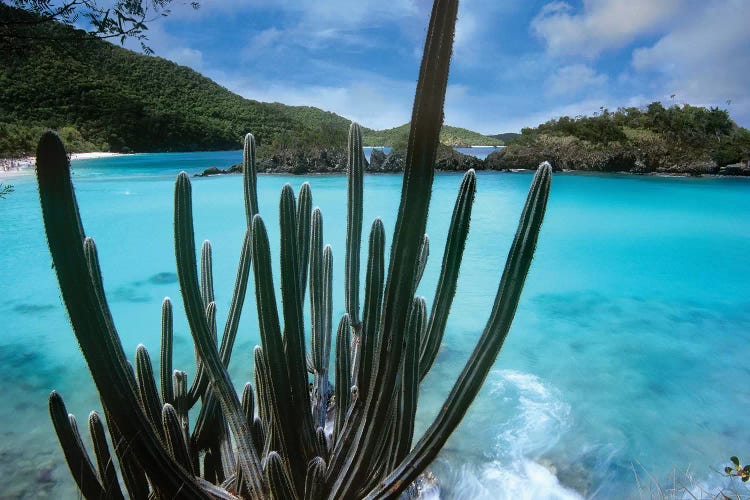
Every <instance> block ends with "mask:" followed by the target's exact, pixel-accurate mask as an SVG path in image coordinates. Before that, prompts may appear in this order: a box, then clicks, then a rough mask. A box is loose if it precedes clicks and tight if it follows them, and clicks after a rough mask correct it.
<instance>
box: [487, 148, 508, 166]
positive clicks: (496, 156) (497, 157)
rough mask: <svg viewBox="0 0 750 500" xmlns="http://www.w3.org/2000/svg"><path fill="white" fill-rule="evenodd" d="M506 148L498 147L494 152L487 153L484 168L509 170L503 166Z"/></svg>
mask: <svg viewBox="0 0 750 500" xmlns="http://www.w3.org/2000/svg"><path fill="white" fill-rule="evenodd" d="M505 151H506V149H505V148H503V149H496V150H495V151H493V152H492V153H490V154H488V155H487V158H485V159H484V168H485V169H487V170H507V168H505V167H504V166H503V156H504V155H505Z"/></svg>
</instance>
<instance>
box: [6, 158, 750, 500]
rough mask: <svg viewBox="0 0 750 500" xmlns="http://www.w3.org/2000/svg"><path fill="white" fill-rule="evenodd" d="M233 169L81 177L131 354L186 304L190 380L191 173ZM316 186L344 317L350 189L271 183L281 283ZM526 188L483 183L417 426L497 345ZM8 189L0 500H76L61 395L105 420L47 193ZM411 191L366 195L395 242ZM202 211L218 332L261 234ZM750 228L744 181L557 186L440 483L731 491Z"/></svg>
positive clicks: (439, 470)
mask: <svg viewBox="0 0 750 500" xmlns="http://www.w3.org/2000/svg"><path fill="white" fill-rule="evenodd" d="M238 160H239V156H238V153H237V152H227V153H197V154H195V153H192V154H162V155H133V156H124V157H116V158H108V159H99V160H84V161H77V162H74V163H73V167H74V181H75V183H76V189H77V194H78V200H79V204H80V207H81V213H82V218H83V221H84V227H85V229H86V232H87V234H89V235H91V236H93V237H94V238H95V240H96V242H97V246H98V249H99V255H100V259H101V265H102V269H103V275H104V281H105V288H106V290H107V294H108V298H109V300H110V305H111V306H112V309H113V315H114V318H115V322H116V325H117V327H118V329H119V332H120V336H121V337H122V340H123V344H124V346H125V349H126V352H129V353H134V352H135V348H136V346H137V345H138V343H143V344H145V345H146V346H147V347H148V348H149V349H150V350H151V352H152V353H156V351H157V349H158V344H159V318H160V304H161V300H162V299H163V297H164V296H170V297H172V298H173V299H174V302H175V304H176V306H177V307H176V310H175V317H176V340H175V349H176V354H175V358H176V360H175V367H176V368H182V369H186V370H187V371H188V373H190V374H192V373H193V372H194V361H193V352H192V343H191V341H190V338H189V334H188V332H187V326H186V322H185V320H184V319H183V317H182V310H181V307H180V305H179V290H178V287H177V284H176V282H175V281H174V279H173V275H172V274H169V273H174V257H173V253H172V252H173V243H172V215H171V213H172V194H173V187H174V176H175V174H176V173H177V172H178V171H180V170H186V171H188V172H190V173H194V172H198V171H201V170H202V169H204V168H206V167H207V166H210V165H218V166H226V165H229V164H231V163H234V162H236V161H238ZM460 180H461V176H460V175H455V174H439V175H437V176H436V178H435V186H434V192H433V202H432V206H431V213H430V220H429V223H428V233H429V235H430V237H431V257H430V264H429V265H428V268H427V270H426V273H425V277H424V280H423V283H422V286H421V288H420V293H422V294H424V295H425V296H426V298H427V300H428V303H429V302H431V300H432V294H433V292H434V287H435V283H436V280H437V275H438V272H439V265H440V261H441V257H442V246H443V240H444V238H445V234H446V231H447V225H448V222H449V219H450V214H451V211H452V205H453V200H454V197H455V193H456V191H457V189H458V185H459V183H460ZM304 181H309V182H310V183H311V186H312V192H313V200H314V204H315V205H317V206H320V207H321V209H322V211H323V214H324V234H325V239H326V241H327V242H329V243H330V244H331V245H332V247H333V250H334V264H335V269H336V271H337V274H336V275H335V277H334V280H335V284H334V290H339V291H340V293H338V294H337V295H336V296H335V300H336V301H337V302H336V303H335V305H334V314H335V315H339V314H341V313H343V247H344V232H343V228H344V227H345V210H343V209H342V207H343V204H344V203H345V199H346V194H345V188H346V182H345V178H344V177H343V176H307V177H292V176H277V175H264V176H260V178H259V181H258V182H259V197H260V209H261V213H262V214H263V215H264V218H265V219H266V221H267V226H268V228H269V230H270V231H271V234H270V238H271V241H272V246H274V247H276V249H275V252H276V254H275V255H274V259H275V260H274V262H275V265H278V258H277V253H278V249H277V246H278V245H277V243H275V244H274V242H278V232H277V227H276V226H277V225H276V224H275V221H276V220H277V218H278V208H277V207H278V194H279V192H280V189H281V187H282V185H283V184H284V183H286V182H289V183H291V184H292V185H293V186H294V187H295V189H297V188H298V187H299V186H300V184H301V183H302V182H304ZM530 181H531V176H530V175H529V174H499V173H484V172H480V173H479V174H478V192H477V198H476V203H475V207H474V217H473V220H472V229H471V235H470V237H469V241H468V244H467V248H466V252H465V258H464V264H463V267H462V270H461V278H460V281H459V287H458V292H457V296H456V300H455V302H454V306H453V314H452V316H451V319H450V321H449V323H448V327H447V332H446V338H445V341H444V345H443V347H442V349H441V352H440V355H439V357H438V361H437V363H436V365H435V367H434V368H433V371H432V372H431V374H430V375H429V376H428V378H427V379H426V380H425V382H424V384H423V385H422V387H421V394H420V397H421V399H420V412H419V419H418V420H419V429H424V428H425V427H426V425H428V424H429V422H430V421H431V418H432V416H433V415H434V414H435V413H436V411H437V410H438V408H439V406H440V404H441V403H442V401H443V398H444V397H445V395H446V394H447V393H448V391H449V390H450V387H451V385H452V383H453V381H454V380H455V377H456V376H457V374H458V372H459V370H460V368H461V366H462V365H463V363H464V362H465V360H466V359H467V357H468V355H469V353H470V351H471V349H472V348H473V345H474V343H475V342H476V339H477V338H478V335H479V334H480V332H481V330H482V328H483V327H484V323H485V321H486V319H487V317H488V315H489V311H490V308H491V304H492V300H493V298H494V294H495V290H496V288H497V283H498V280H499V277H500V274H501V271H502V266H503V263H504V259H505V255H506V254H507V251H508V247H509V245H510V242H511V239H512V237H513V233H514V230H515V224H516V221H517V219H518V216H519V214H520V211H521V207H522V204H523V201H524V198H525V192H526V189H527V188H528V185H529V183H530ZM11 182H12V183H13V184H14V185H15V189H16V190H15V192H14V193H12V194H11V195H10V196H9V197H8V198H7V199H5V200H0V214H2V218H0V227H2V231H0V262H1V263H2V269H3V271H4V272H3V278H2V279H1V280H0V297H2V299H1V300H0V314H2V318H3V322H2V324H3V329H2V335H1V336H0V375H1V376H2V378H3V380H5V381H6V385H5V395H4V398H3V401H4V404H3V405H0V419H1V420H0V421H2V422H3V425H2V426H0V432H1V433H2V439H0V472H1V473H2V474H3V476H4V478H5V480H4V481H3V484H2V486H0V498H38V497H43V496H53V495H55V496H58V497H60V498H69V497H71V496H73V495H75V490H74V487H73V486H72V482H71V480H69V479H68V472H67V469H66V466H65V464H64V462H63V458H62V454H61V452H60V450H59V447H58V444H57V442H56V438H55V437H54V434H53V431H52V428H51V424H50V423H49V420H48V416H47V405H46V398H47V395H48V394H49V391H50V390H52V389H56V390H58V391H60V392H61V393H62V395H63V397H65V399H66V402H67V404H68V409H69V411H71V412H72V413H75V414H76V415H77V416H78V419H79V422H80V423H81V424H82V427H85V424H84V423H85V419H86V417H87V415H88V412H89V411H90V410H91V409H98V408H99V402H98V399H97V397H96V394H95V393H94V389H93V384H92V383H91V381H90V377H89V375H88V372H87V370H86V367H85V365H84V364H83V360H82V356H81V355H80V353H79V352H78V350H77V347H76V345H75V342H74V337H73V334H72V332H71V329H70V326H69V324H68V322H67V319H66V317H65V314H64V311H63V308H62V305H61V300H60V296H59V292H58V290H57V286H56V281H55V276H54V272H53V270H52V269H51V267H50V262H51V261H50V257H49V254H48V251H47V248H46V244H45V240H44V234H43V229H42V225H41V221H40V211H39V206H38V199H37V193H36V187H35V183H34V181H33V178H32V177H31V176H30V175H26V176H23V175H22V176H19V177H17V178H15V179H13V180H12V181H11ZM400 183H401V177H400V176H398V175H370V176H366V178H365V220H366V221H371V220H372V219H373V218H374V217H381V218H382V219H383V221H384V223H385V227H386V234H388V235H389V236H390V234H391V232H392V230H393V226H394V223H395V215H396V210H397V207H398V200H399V193H400ZM193 195H194V210H195V218H196V237H197V239H198V241H201V240H203V239H209V240H211V241H212V243H213V255H214V263H215V270H214V276H215V286H216V298H217V303H218V304H219V316H220V320H221V321H223V317H224V315H225V314H226V309H227V306H228V302H229V298H230V294H231V290H232V286H233V280H234V276H235V271H236V263H237V258H238V255H239V250H240V245H241V241H242V231H243V228H244V215H243V202H242V185H241V179H240V177H239V176H222V177H217V178H208V179H196V180H195V181H194V182H193ZM748 220H750V182H748V181H747V180H744V179H720V178H715V179H688V178H657V177H635V176H617V175H609V176H596V175H573V174H557V175H556V176H555V177H554V179H553V187H552V194H551V198H550V204H549V209H548V214H547V219H546V221H545V225H544V228H543V232H542V235H541V238H540V242H539V247H538V251H537V255H536V260H535V261H534V264H533V265H532V268H531V272H530V275H529V278H528V281H527V286H526V289H525V291H524V294H523V297H522V300H521V304H520V306H519V309H518V314H517V316H516V320H515V323H514V325H513V328H512V330H511V333H510V336H509V338H508V341H507V342H506V345H505V347H504V349H503V351H502V352H501V354H500V357H499V358H498V361H497V363H496V366H495V369H494V370H493V372H492V373H491V374H490V376H489V377H488V379H487V381H486V383H485V387H484V389H483V391H482V393H481V395H480V397H479V398H478V400H477V401H476V402H475V404H474V405H473V407H472V409H471V410H470V411H469V413H468V414H467V417H466V419H465V421H464V423H463V424H462V425H461V427H460V428H459V429H458V430H457V432H456V433H455V434H454V436H453V437H452V438H451V439H450V441H449V442H448V444H447V446H446V447H445V449H444V450H443V451H442V452H441V454H440V456H439V458H438V459H437V461H436V462H435V464H433V466H432V470H433V471H434V472H435V474H436V475H437V476H438V478H439V479H440V481H441V485H442V497H443V498H466V499H469V498H530V499H531V498H581V497H583V498H605V499H606V498H641V497H642V496H643V492H644V491H645V492H646V493H648V491H650V489H654V488H655V486H654V484H655V482H658V483H659V484H661V487H662V488H663V489H668V488H670V487H672V485H673V480H674V477H675V474H677V477H678V478H679V480H680V481H682V484H685V485H688V486H690V487H692V488H693V491H698V490H699V489H701V488H703V489H707V490H713V491H716V489H717V488H719V487H721V486H722V485H724V484H725V482H726V478H723V477H721V475H720V474H719V473H718V471H720V470H721V469H723V467H724V465H725V463H726V462H727V459H728V457H729V456H731V455H739V456H740V458H743V459H746V458H745V457H744V456H743V454H746V453H747V450H748V449H750V429H748V427H747V426H746V425H744V424H745V418H744V417H745V412H746V410H747V408H748V404H749V403H750V385H748V384H747V383H746V381H747V380H748V379H749V378H750V377H748V375H749V373H748V372H750V369H749V368H748V365H747V359H748V355H750V343H749V342H748V340H750V339H749V338H748V337H750V280H748V277H750V259H748V255H750V226H749V225H748V223H747V221H748ZM365 227H366V228H367V227H368V224H367V223H366V225H365ZM365 234H366V231H365ZM365 237H366V236H365ZM389 243H390V237H389ZM363 261H364V259H363ZM162 273H167V274H162ZM252 294H253V292H252V289H250V290H249V295H250V296H249V297H248V300H247V301H246V306H245V310H244V312H243V318H242V323H241V326H240V333H239V338H238V342H237V345H236V348H235V354H234V357H233V361H232V366H231V373H232V376H233V378H234V379H235V382H236V384H237V386H238V387H239V386H240V384H242V383H244V381H246V380H250V379H251V376H252V375H251V371H250V369H251V362H250V358H251V349H252V347H253V346H254V345H256V344H258V343H259V339H258V333H257V316H256V314H255V311H254V301H253V300H252ZM748 456H750V455H748ZM634 471H635V472H636V473H637V479H636V474H634ZM639 484H640V488H639ZM683 496H687V495H683ZM645 497H646V498H650V496H649V495H646V496H645Z"/></svg>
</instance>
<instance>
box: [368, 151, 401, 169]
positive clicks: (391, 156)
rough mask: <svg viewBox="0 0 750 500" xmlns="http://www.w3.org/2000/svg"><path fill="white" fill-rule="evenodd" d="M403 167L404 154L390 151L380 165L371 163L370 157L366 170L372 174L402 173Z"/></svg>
mask: <svg viewBox="0 0 750 500" xmlns="http://www.w3.org/2000/svg"><path fill="white" fill-rule="evenodd" d="M373 152H374V151H373ZM405 165H406V154H405V153H403V152H402V151H391V152H390V153H388V155H387V156H386V157H385V159H383V160H382V162H381V163H380V164H377V163H375V162H373V161H372V157H370V168H368V169H367V170H368V171H369V172H374V173H391V172H403V170H404V166H405Z"/></svg>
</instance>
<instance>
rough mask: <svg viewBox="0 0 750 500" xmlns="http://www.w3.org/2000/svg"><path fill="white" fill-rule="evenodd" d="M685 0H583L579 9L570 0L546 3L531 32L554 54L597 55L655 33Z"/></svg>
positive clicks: (533, 23) (532, 24) (534, 21)
mask: <svg viewBox="0 0 750 500" xmlns="http://www.w3.org/2000/svg"><path fill="white" fill-rule="evenodd" d="M685 3H686V2H685V1H684V0H658V1H654V0H584V1H583V7H582V9H581V10H580V11H578V12H577V11H576V10H575V9H574V8H573V6H571V5H570V4H569V3H567V2H563V1H554V2H551V3H548V4H546V5H545V6H544V7H543V8H542V10H541V11H540V12H539V14H538V15H537V16H536V17H535V18H534V20H533V21H532V23H531V30H532V32H533V33H534V34H535V35H536V36H537V37H539V38H540V39H542V40H543V42H544V43H545V45H546V48H547V50H548V51H549V52H550V53H552V54H555V55H574V56H585V57H594V56H596V55H598V54H599V53H601V52H602V51H604V50H607V49H612V48H620V47H622V46H624V45H627V44H628V43H631V42H632V41H633V40H635V39H636V38H637V37H639V36H642V35H644V34H648V33H652V32H654V30H656V29H657V28H659V27H662V26H663V25H664V23H665V22H667V21H668V20H670V19H671V18H672V17H673V16H674V15H675V13H676V12H677V11H678V10H679V9H680V7H681V6H684V4H685Z"/></svg>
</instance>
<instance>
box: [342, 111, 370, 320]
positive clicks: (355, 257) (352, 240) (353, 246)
mask: <svg viewBox="0 0 750 500" xmlns="http://www.w3.org/2000/svg"><path fill="white" fill-rule="evenodd" d="M364 164H365V157H364V154H363V153H362V130H361V128H360V126H359V125H358V124H357V123H352V124H351V125H350V126H349V140H348V157H347V170H346V172H347V195H346V196H347V198H346V202H347V203H346V208H347V211H346V262H345V266H346V274H345V275H344V276H345V277H344V286H345V293H346V295H345V299H346V300H345V308H346V312H347V313H348V314H349V319H350V321H351V323H352V327H353V328H354V330H355V334H356V333H359V330H360V321H359V259H360V246H361V244H362V205H363V203H362V198H363V176H364V170H365V167H364Z"/></svg>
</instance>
